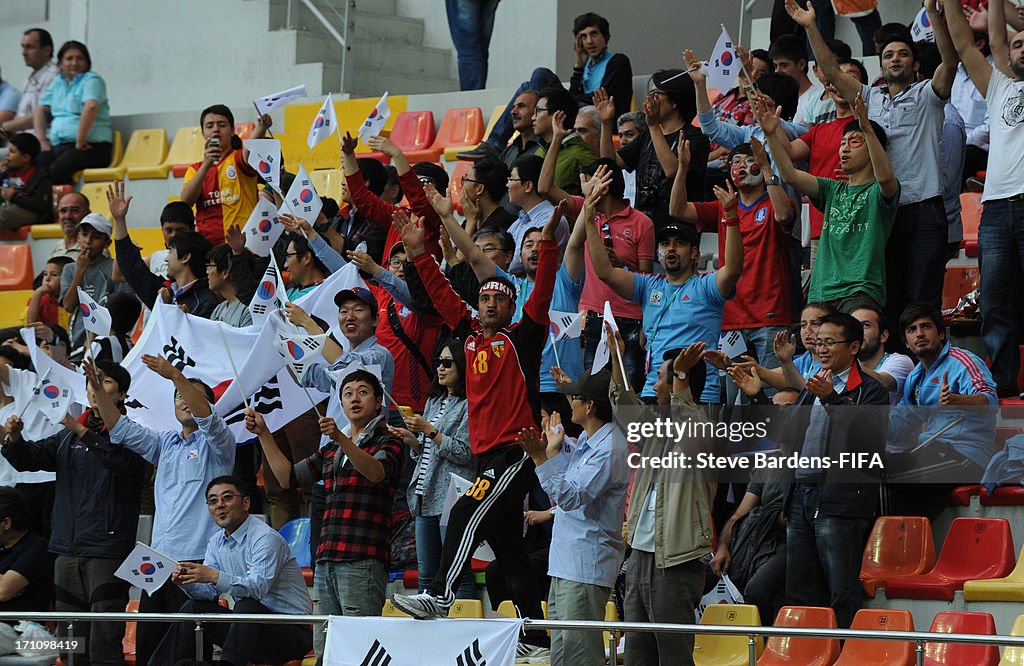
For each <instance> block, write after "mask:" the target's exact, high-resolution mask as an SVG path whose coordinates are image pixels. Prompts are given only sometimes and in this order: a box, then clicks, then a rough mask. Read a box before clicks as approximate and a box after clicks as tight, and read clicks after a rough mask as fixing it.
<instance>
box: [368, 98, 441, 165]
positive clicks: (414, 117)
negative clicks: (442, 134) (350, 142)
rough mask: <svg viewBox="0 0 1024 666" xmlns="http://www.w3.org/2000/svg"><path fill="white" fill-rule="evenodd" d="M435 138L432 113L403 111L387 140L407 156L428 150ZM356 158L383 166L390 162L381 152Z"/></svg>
mask: <svg viewBox="0 0 1024 666" xmlns="http://www.w3.org/2000/svg"><path fill="white" fill-rule="evenodd" d="M436 136H437V132H436V130H435V129H434V112H433V111H403V112H402V113H400V114H398V118H396V119H395V126H394V127H393V128H392V129H391V135H390V136H389V137H388V138H389V139H390V140H391V143H393V144H395V145H396V146H397V147H398V148H399V149H400V150H401V151H402V152H403V153H405V154H406V155H408V154H409V153H411V152H414V151H417V150H426V149H428V148H430V144H432V143H433V142H434V138H435V137H436ZM356 157H372V158H373V159H375V160H377V161H379V162H383V163H384V164H387V163H388V162H390V161H391V158H390V157H388V156H387V155H385V154H384V153H381V152H373V153H356Z"/></svg>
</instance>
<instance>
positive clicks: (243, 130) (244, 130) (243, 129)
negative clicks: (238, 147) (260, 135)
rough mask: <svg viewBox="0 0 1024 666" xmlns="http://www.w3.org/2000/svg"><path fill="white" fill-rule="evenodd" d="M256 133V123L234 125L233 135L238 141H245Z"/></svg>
mask: <svg viewBox="0 0 1024 666" xmlns="http://www.w3.org/2000/svg"><path fill="white" fill-rule="evenodd" d="M254 131H256V123H235V134H236V135H237V136H238V138H239V139H241V140H242V141H245V140H246V139H248V138H249V137H251V136H252V133H253V132H254Z"/></svg>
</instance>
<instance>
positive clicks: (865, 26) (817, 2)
mask: <svg viewBox="0 0 1024 666" xmlns="http://www.w3.org/2000/svg"><path fill="white" fill-rule="evenodd" d="M811 4H812V5H814V13H815V15H816V16H817V19H816V21H815V23H817V24H818V30H819V31H820V32H821V34H822V36H823V37H824V38H825V39H832V38H833V37H835V33H836V14H835V11H834V10H833V9H832V0H811ZM850 20H851V21H853V25H854V27H856V28H857V35H858V36H860V44H861V53H862V54H863V55H866V56H868V55H875V41H874V35H875V31H876V30H878V29H879V28H881V27H882V17H881V16H879V15H878V10H877V9H876V10H875V11H873V12H871V13H870V14H867V15H865V16H857V17H854V18H851V19H850ZM807 52H808V53H811V50H810V47H809V46H808V49H807ZM811 57H812V58H813V57H814V56H813V54H812V55H811Z"/></svg>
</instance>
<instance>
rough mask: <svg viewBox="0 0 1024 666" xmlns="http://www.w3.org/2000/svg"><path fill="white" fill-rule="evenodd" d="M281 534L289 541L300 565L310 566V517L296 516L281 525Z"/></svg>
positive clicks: (289, 545)
mask: <svg viewBox="0 0 1024 666" xmlns="http://www.w3.org/2000/svg"><path fill="white" fill-rule="evenodd" d="M280 533H281V536H283V537H284V540H285V541H287V542H288V547H289V548H291V551H292V555H294V556H295V561H296V562H297V563H298V565H299V566H300V567H308V566H310V560H311V558H310V556H309V518H308V517H307V518H295V519H293V520H289V521H288V522H287V523H285V524H284V525H282V526H281V530H280Z"/></svg>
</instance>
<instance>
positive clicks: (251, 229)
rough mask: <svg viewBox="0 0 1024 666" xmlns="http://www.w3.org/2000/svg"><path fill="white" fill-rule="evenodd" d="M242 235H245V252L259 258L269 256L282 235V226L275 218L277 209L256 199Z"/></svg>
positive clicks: (262, 199) (266, 202)
mask: <svg viewBox="0 0 1024 666" xmlns="http://www.w3.org/2000/svg"><path fill="white" fill-rule="evenodd" d="M242 233H243V234H245V247H246V249H247V250H249V251H251V252H252V253H253V254H256V255H259V256H261V257H266V256H267V255H269V254H270V249H271V248H272V247H274V243H276V242H277V239H278V238H280V237H281V234H282V233H284V225H283V224H281V220H280V219H278V217H277V207H276V206H274V204H272V203H271V202H269V201H267V200H266V199H264V198H263V197H258V198H257V199H256V207H255V208H253V209H252V214H251V215H249V220H248V221H247V222H246V223H245V228H243V229H242Z"/></svg>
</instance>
